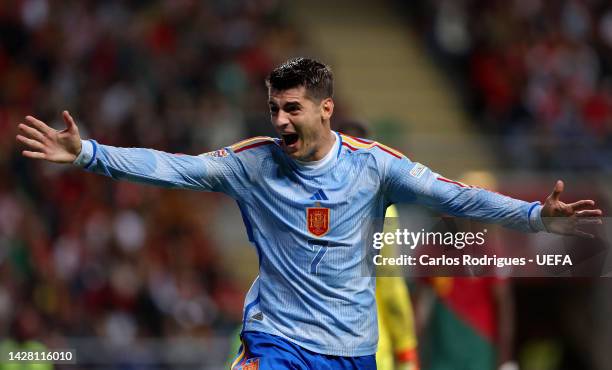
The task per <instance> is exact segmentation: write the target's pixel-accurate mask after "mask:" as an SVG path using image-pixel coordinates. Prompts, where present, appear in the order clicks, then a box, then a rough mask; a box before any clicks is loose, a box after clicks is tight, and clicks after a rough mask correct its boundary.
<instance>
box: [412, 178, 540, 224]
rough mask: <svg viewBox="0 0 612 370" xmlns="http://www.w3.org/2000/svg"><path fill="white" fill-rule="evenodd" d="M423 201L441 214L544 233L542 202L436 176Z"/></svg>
mask: <svg viewBox="0 0 612 370" xmlns="http://www.w3.org/2000/svg"><path fill="white" fill-rule="evenodd" d="M432 177H433V178H432V179H431V184H430V190H429V192H428V195H429V196H428V197H424V198H422V201H423V202H425V203H428V204H429V205H430V206H432V207H433V208H436V209H438V210H439V211H442V212H445V213H448V214H450V215H453V216H458V217H470V218H473V219H476V220H478V221H482V222H486V223H495V224H501V225H503V226H506V227H509V228H513V229H517V230H521V231H525V232H537V231H544V230H545V228H544V224H543V223H542V219H541V215H540V213H541V210H542V206H541V205H540V203H539V202H532V203H529V202H525V201H522V200H518V199H514V198H511V197H508V196H505V195H502V194H499V193H495V192H491V191H488V190H485V189H480V188H475V187H470V186H467V185H464V184H460V183H455V182H448V181H445V180H446V179H444V178H441V177H439V176H438V175H435V174H433V176H432Z"/></svg>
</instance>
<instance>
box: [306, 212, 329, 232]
mask: <svg viewBox="0 0 612 370" xmlns="http://www.w3.org/2000/svg"><path fill="white" fill-rule="evenodd" d="M306 224H307V225H308V231H309V232H310V233H311V234H312V235H314V236H316V237H321V236H323V235H325V234H327V232H328V231H329V208H325V207H309V208H306Z"/></svg>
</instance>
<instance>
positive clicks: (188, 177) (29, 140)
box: [17, 111, 244, 196]
mask: <svg viewBox="0 0 612 370" xmlns="http://www.w3.org/2000/svg"><path fill="white" fill-rule="evenodd" d="M63 118H64V122H65V124H66V128H65V129H64V130H62V131H57V130H54V129H53V128H51V127H49V126H48V125H47V124H45V123H44V122H42V121H40V120H38V119H36V118H34V117H31V116H27V117H26V123H27V124H24V123H21V124H19V131H20V134H19V135H17V140H18V141H20V142H21V143H23V144H24V145H25V146H26V147H27V150H24V151H23V152H22V154H23V155H24V156H26V157H28V158H34V159H42V160H47V161H50V162H56V163H73V164H75V165H77V166H80V167H83V168H85V169H86V170H88V171H91V172H95V173H98V174H101V175H105V176H108V177H112V178H114V179H118V180H129V181H133V182H139V183H144V184H151V185H157V186H162V187H170V188H188V189H195V190H204V191H219V192H224V193H227V194H229V195H231V196H236V195H237V187H240V186H241V182H242V181H244V176H241V175H240V174H239V171H240V168H241V167H240V166H239V165H237V164H236V159H235V158H230V157H229V155H228V156H227V157H222V158H221V157H212V156H203V155H202V156H190V155H178V154H169V153H164V152H161V151H157V150H153V149H142V148H117V147H112V146H107V145H100V144H98V143H97V142H96V141H94V140H81V137H80V135H79V130H78V128H77V125H76V123H75V121H74V119H73V118H72V117H71V116H70V114H69V113H68V112H67V111H64V112H63Z"/></svg>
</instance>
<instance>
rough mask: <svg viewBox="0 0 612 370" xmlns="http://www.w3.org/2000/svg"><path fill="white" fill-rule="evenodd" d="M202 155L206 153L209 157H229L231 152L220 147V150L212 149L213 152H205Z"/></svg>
mask: <svg viewBox="0 0 612 370" xmlns="http://www.w3.org/2000/svg"><path fill="white" fill-rule="evenodd" d="M201 155H205V156H209V157H217V158H222V157H227V156H228V155H229V153H228V152H227V150H225V149H219V150H215V151H212V152H208V153H204V154H201Z"/></svg>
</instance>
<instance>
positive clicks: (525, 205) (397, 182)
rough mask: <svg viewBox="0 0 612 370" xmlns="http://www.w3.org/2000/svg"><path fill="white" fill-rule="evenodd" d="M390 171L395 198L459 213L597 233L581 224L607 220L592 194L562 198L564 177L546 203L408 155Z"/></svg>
mask: <svg viewBox="0 0 612 370" xmlns="http://www.w3.org/2000/svg"><path fill="white" fill-rule="evenodd" d="M386 177H387V192H388V194H389V197H390V199H391V201H392V202H415V203H420V204H423V205H427V206H430V207H432V208H434V209H436V210H439V211H441V212H444V213H447V214H450V215H453V216H459V217H470V218H473V219H476V220H479V221H483V222H488V223H497V224H502V225H504V226H507V227H510V228H514V229H519V230H522V231H548V232H552V233H557V234H564V235H579V236H592V235H590V234H588V233H585V232H583V231H581V230H579V229H578V227H579V226H580V225H583V224H585V223H596V224H600V223H601V220H600V219H599V217H600V216H601V214H602V212H601V210H599V209H595V208H594V207H595V202H593V201H592V200H581V201H578V202H575V203H571V204H566V203H563V202H561V201H560V200H559V194H560V193H561V192H562V191H563V182H561V181H558V182H557V184H556V185H555V190H554V191H553V193H552V194H551V195H550V196H549V197H548V198H547V199H546V201H545V203H544V204H543V205H542V204H540V203H539V202H531V203H529V202H525V201H522V200H518V199H513V198H510V197H508V196H505V195H502V194H498V193H495V192H491V191H488V190H485V189H481V188H476V187H472V186H469V185H466V184H462V183H460V182H457V181H452V180H449V179H447V178H444V177H442V176H440V175H439V174H437V173H435V172H432V171H431V170H429V169H428V168H427V167H425V166H423V165H421V164H419V163H413V162H410V160H408V159H407V158H402V159H399V160H396V161H395V162H394V163H392V164H391V165H390V166H389V168H388V173H387V176H386Z"/></svg>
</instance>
